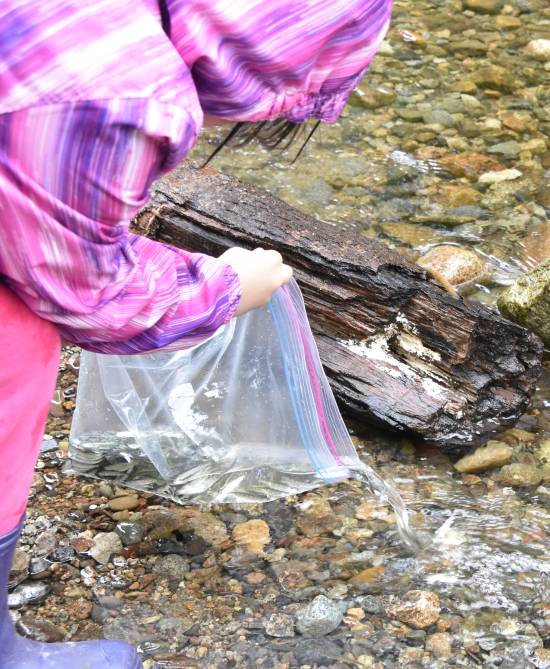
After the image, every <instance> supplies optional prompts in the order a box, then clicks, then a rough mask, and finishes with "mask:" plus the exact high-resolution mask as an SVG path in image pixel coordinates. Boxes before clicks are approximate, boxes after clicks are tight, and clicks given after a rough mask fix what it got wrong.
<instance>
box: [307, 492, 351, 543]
mask: <svg viewBox="0 0 550 669" xmlns="http://www.w3.org/2000/svg"><path fill="white" fill-rule="evenodd" d="M302 507H303V508H304V510H303V511H302V513H301V515H300V516H299V517H298V519H297V520H296V526H297V527H298V528H299V529H300V531H301V532H302V534H304V535H305V536H306V537H315V536H319V535H321V534H325V533H327V532H332V531H333V530H335V529H336V528H337V527H338V526H339V525H340V524H341V520H340V519H339V518H338V516H337V515H336V514H335V513H334V512H333V511H332V508H331V506H330V503H329V502H328V500H326V499H324V498H322V497H313V498H310V499H307V500H306V502H305V503H304V504H303V505H302Z"/></svg>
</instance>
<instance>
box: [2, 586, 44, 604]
mask: <svg viewBox="0 0 550 669" xmlns="http://www.w3.org/2000/svg"><path fill="white" fill-rule="evenodd" d="M49 591H50V586H49V585H48V584H47V583H42V582H40V581H37V582H32V583H22V584H21V585H18V586H17V587H16V588H15V590H14V591H13V592H10V593H9V595H8V606H9V608H10V609H19V608H21V607H22V606H25V605H26V604H39V603H40V602H41V601H43V600H44V598H45V597H46V595H47V594H48V593H49Z"/></svg>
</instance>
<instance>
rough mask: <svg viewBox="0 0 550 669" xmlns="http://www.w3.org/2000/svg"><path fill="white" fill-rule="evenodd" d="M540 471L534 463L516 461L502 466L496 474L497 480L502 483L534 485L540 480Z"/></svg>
mask: <svg viewBox="0 0 550 669" xmlns="http://www.w3.org/2000/svg"><path fill="white" fill-rule="evenodd" d="M542 476H543V474H542V471H541V470H540V469H537V467H535V466H534V465H526V464H523V463H520V462H516V463H514V464H512V465H506V466H505V467H503V468H502V469H501V470H500V472H499V475H498V480H499V481H500V483H502V484H504V485H510V486H515V487H518V488H528V487H531V486H536V485H538V484H539V483H540V482H541V481H542Z"/></svg>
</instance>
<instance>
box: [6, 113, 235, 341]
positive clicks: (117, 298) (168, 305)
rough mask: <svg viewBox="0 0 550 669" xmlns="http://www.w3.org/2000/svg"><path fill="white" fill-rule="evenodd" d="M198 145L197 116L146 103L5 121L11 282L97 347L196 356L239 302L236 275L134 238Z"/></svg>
mask: <svg viewBox="0 0 550 669" xmlns="http://www.w3.org/2000/svg"><path fill="white" fill-rule="evenodd" d="M176 126H177V127H176ZM168 127H169V128H170V133H169V134H166V132H165V129H167V128H168ZM174 135H176V136H178V137H179V138H180V139H179V142H178V143H177V144H173V143H172V142H171V140H170V139H169V136H171V137H173V136H174ZM195 139H196V128H195V126H194V124H193V122H192V120H191V119H190V117H186V116H185V114H184V113H183V112H182V111H181V110H177V109H174V108H171V107H170V106H169V105H162V104H158V103H154V102H151V101H146V100H126V101H116V102H112V101H111V102H108V103H102V102H101V101H95V102H79V103H70V104H67V103H65V104H62V105H52V106H44V107H38V108H30V109H25V110H23V111H18V112H13V113H10V114H4V115H1V116H0V276H1V277H2V279H3V280H4V281H5V282H6V283H7V284H8V285H9V287H10V288H11V289H12V290H14V291H15V292H16V293H17V294H18V296H19V297H20V298H21V299H22V300H23V301H24V302H25V303H26V304H27V305H28V306H29V307H30V308H31V309H32V310H33V311H34V312H35V313H36V314H38V315H39V316H41V317H42V318H45V319H47V320H49V321H51V322H52V323H54V324H55V325H56V326H57V327H58V329H59V330H60V332H61V334H62V335H63V337H64V338H66V339H68V340H69V341H72V342H74V343H76V344H79V345H80V346H82V347H83V348H86V349H88V350H93V351H98V352H104V353H139V352H144V351H151V350H155V349H158V348H165V347H171V348H185V347H188V346H192V345H195V344H197V343H199V342H200V341H202V340H204V339H205V338H208V337H209V336H211V335H212V333H213V332H215V331H216V330H217V329H218V328H219V327H220V326H221V325H223V324H224V323H226V322H227V321H229V320H230V319H231V317H232V316H233V315H234V312H235V309H236V307H237V304H238V301H239V298H240V286H239V281H238V277H237V275H236V274H235V273H234V271H233V270H232V269H231V267H230V266H228V265H226V264H225V263H223V262H221V261H220V260H218V259H216V258H211V257H209V256H206V255H203V254H197V253H188V252H186V251H183V250H180V249H176V248H173V247H171V246H168V245H165V244H161V243H158V242H155V241H152V240H149V239H145V238H143V237H139V236H137V235H134V234H132V233H130V232H129V231H128V223H129V221H130V220H131V219H132V218H133V216H134V215H135V214H136V213H137V212H138V211H139V209H140V208H141V207H142V206H143V204H144V203H145V202H146V201H147V199H148V191H149V186H150V184H151V182H152V181H153V180H154V179H155V178H157V177H158V176H159V175H160V174H162V172H163V171H166V169H167V168H168V167H170V166H173V165H174V163H175V162H177V160H179V159H181V158H183V157H184V155H185V154H186V153H187V152H188V150H189V149H190V148H191V147H192V145H193V144H194V142H195Z"/></svg>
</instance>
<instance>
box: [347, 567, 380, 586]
mask: <svg viewBox="0 0 550 669" xmlns="http://www.w3.org/2000/svg"><path fill="white" fill-rule="evenodd" d="M384 571H385V570H384V567H383V566H382V565H379V566H378V567H367V569H363V570H362V571H360V572H359V573H358V574H356V575H355V576H354V577H353V578H352V579H351V583H353V584H354V585H362V584H364V583H373V582H374V581H376V580H378V579H379V578H380V577H381V576H382V575H383V574H384Z"/></svg>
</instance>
